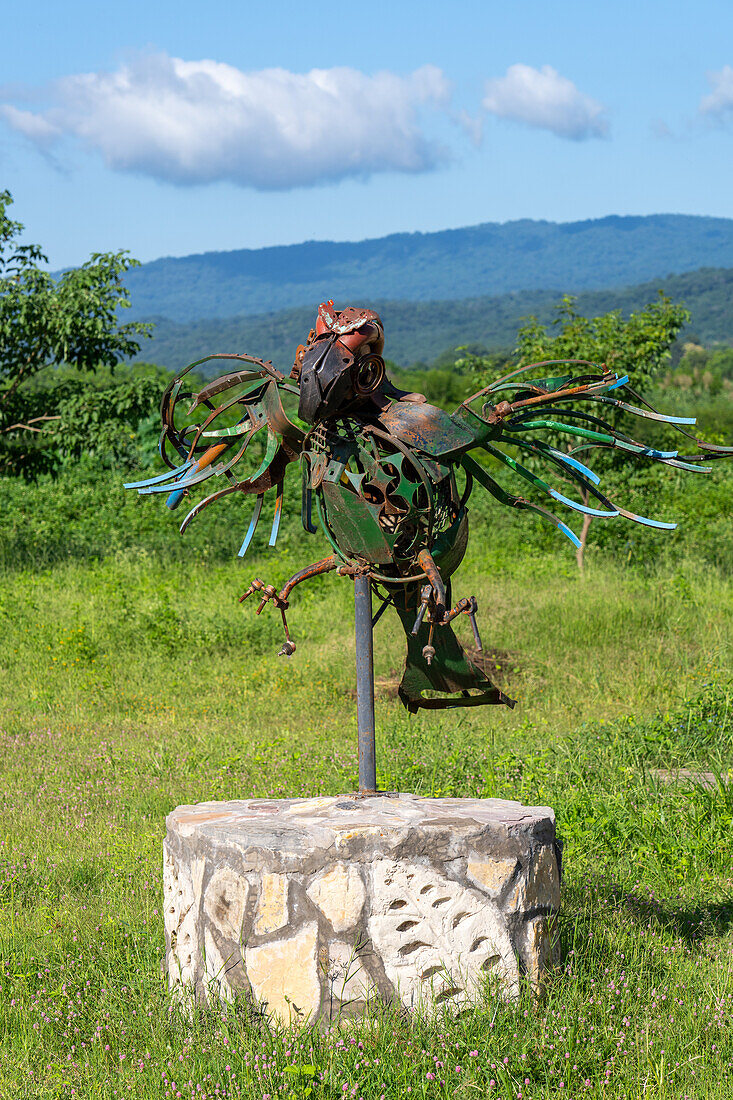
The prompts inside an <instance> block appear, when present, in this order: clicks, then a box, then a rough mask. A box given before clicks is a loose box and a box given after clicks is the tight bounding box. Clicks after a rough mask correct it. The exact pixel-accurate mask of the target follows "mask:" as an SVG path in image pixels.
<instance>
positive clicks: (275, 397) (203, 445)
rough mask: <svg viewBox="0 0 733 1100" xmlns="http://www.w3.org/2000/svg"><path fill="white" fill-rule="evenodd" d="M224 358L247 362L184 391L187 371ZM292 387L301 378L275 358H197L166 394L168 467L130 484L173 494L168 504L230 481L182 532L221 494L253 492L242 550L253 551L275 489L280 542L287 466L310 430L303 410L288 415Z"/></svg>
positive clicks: (163, 448)
mask: <svg viewBox="0 0 733 1100" xmlns="http://www.w3.org/2000/svg"><path fill="white" fill-rule="evenodd" d="M219 360H227V361H230V362H231V361H234V362H236V363H237V364H241V366H239V367H238V369H236V370H232V371H230V372H229V373H227V374H223V375H221V376H220V377H218V378H215V379H214V380H213V381H212V382H208V383H207V384H206V385H205V386H204V387H203V388H202V389H201V390H199V391H198V392H197V393H196V392H193V391H190V390H184V376H185V375H186V374H188V372H189V371H191V370H193V368H194V367H199V366H201V365H202V364H204V363H209V362H212V361H219ZM286 394H292V395H294V396H296V397H297V396H298V394H299V390H298V387H297V385H295V384H294V383H292V382H290V381H289V380H286V378H285V376H284V375H283V374H282V373H281V372H280V371H278V370H277V369H276V368H275V367H273V365H272V363H270V362H265V361H264V360H262V359H256V358H255V357H254V356H251V355H208V356H206V357H205V358H204V359H199V360H197V361H196V362H195V363H191V364H190V365H189V366H188V367H186V369H185V370H184V371H182V372H181V374H180V375H179V376H178V377H177V378H174V379H173V381H172V382H171V383H170V385H169V386H168V387H167V389H166V391H165V393H164V394H163V398H162V400H161V405H160V415H161V420H162V431H161V434H160V444H159V447H160V454H161V458H162V459H163V461H164V462H165V464H166V466H168V472H167V473H164V474H159V475H158V476H157V477H151V478H147V479H146V480H144V481H133V482H129V483H128V484H127V485H125V488H126V489H137V491H138V493H140V494H141V495H148V494H153V493H166V494H167V499H166V504H167V506H168V507H169V508H177V507H178V506H179V505H180V503H181V502H182V501H183V499H184V498H185V497H186V496H187V495H188V492H189V490H191V489H194V488H196V487H198V486H199V485H202V484H203V483H204V482H211V480H212V479H216V478H220V479H222V480H224V481H225V482H226V484H225V485H223V486H222V487H221V488H218V489H215V490H214V492H212V493H210V494H209V495H208V496H207V497H205V498H204V499H203V500H200V501H198V503H197V504H195V505H194V506H193V508H191V510H190V511H189V513H188V514H187V516H186V517H185V519H184V520H183V523H182V524H181V528H180V529H181V532H183V531H185V530H186V528H187V527H188V525H189V523H191V521H192V520H193V519H195V517H196V516H197V515H199V514H200V513H201V512H202V511H203V510H204V508H208V506H209V505H210V504H213V502H214V501H215V500H220V499H221V498H222V497H225V496H228V495H230V494H232V493H251V494H253V495H254V496H255V497H256V500H255V506H254V512H253V514H252V519H251V522H250V524H249V527H248V529H247V533H246V534H245V536H244V541H243V542H242V546H241V548H240V550H239V556H240V557H244V555H245V554H246V552H247V549H248V547H249V544H250V543H251V541H252V537H253V536H254V533H255V531H256V529H257V525H258V523H259V520H260V516H261V514H262V506H263V503H264V499H265V495H266V493H267V492H268V490H270V489H274V490H275V509H274V516H273V522H272V532H271V534H270V546H274V545H275V542H276V540H277V535H278V531H279V529H280V519H281V516H282V502H283V486H284V480H285V474H286V471H287V467H288V465H289V464H290V463H291V462H295V461H297V460H298V459H299V457H300V452H301V449H302V444H303V439H304V438H305V432H306V430H307V425H302V426H301V425H300V424H299V423H296V420H297V417H294V416H293V415H292V414H291V415H290V416H288V415H287V414H286V412H285V409H284V407H283V398H284V396H285V395H286ZM187 402H188V407H187V408H184V406H185V404H186V403H187ZM260 432H264V433H265V434H266V440H265V447H264V454H261V455H260V456H259V461H258V460H255V461H254V462H253V461H252V460H251V457H250V456H251V455H252V453H253V452H252V451H251V450H250V444H251V443H252V440H253V439H254V438H255V437H256V436H257V435H258V434H259V433H260ZM260 450H261V449H258V452H259V451H260ZM174 456H175V457H174Z"/></svg>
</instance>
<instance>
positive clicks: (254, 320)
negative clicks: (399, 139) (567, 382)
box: [145, 268, 733, 370]
mask: <svg viewBox="0 0 733 1100" xmlns="http://www.w3.org/2000/svg"><path fill="white" fill-rule="evenodd" d="M659 290H664V292H665V293H666V294H668V295H669V296H670V297H671V298H672V299H673V300H674V301H676V302H679V301H681V302H683V303H684V304H685V305H686V306H687V308H688V309H689V311H690V313H691V315H692V320H691V322H690V325H689V326H688V329H687V332H686V333H685V339H687V340H689V339H693V338H694V339H697V340H700V341H702V342H703V343H706V344H712V343H729V342H733V268H700V269H699V270H697V271H690V272H687V273H685V274H683V275H670V276H668V277H667V278H664V279H655V280H654V281H653V282H648V283H642V284H640V285H637V286H630V287H623V288H620V289H610V290H609V289H607V290H592V291H584V292H582V293H580V294H578V296H577V300H578V309H579V311H580V312H581V313H583V314H585V315H587V316H596V315H598V314H601V313H607V312H608V311H609V310H612V309H620V310H622V311H623V312H624V313H629V312H631V311H632V310H636V309H640V308H641V307H642V306H644V305H645V304H646V303H647V302H650V301H651V300H652V299H653V298H654V297H655V296H656V295H657V293H658V291H659ZM561 293H562V292H561V291H560V290H534V291H520V292H517V293H513V294H502V295H500V296H498V297H480V298H463V299H457V300H456V299H449V300H443V301H433V302H408V301H399V300H397V301H395V300H391V301H388V300H376V301H368V302H364V303H363V304H364V305H369V307H370V308H372V309H376V310H378V311H379V313H380V314H381V316H382V319H383V321H384V323H385V328H386V334H387V344H386V348H385V354H386V356H387V357H388V358H389V359H391V360H392V361H393V362H395V363H397V364H399V365H400V366H430V365H433V364H436V362H438V363H440V362H441V361H442V362H445V361H446V360H447V359H450V353H452V352H453V351H454V350H455V348H457V347H461V346H469V347H470V348H471V349H472V350H476V351H495V350H499V349H511V348H512V347H513V345H514V340H515V338H516V334H517V329H518V327H519V324H520V322H521V319H522V318H523V317H526V316H528V315H530V314H533V315H535V316H537V317H538V318H539V319H540V320H541V321H543V322H545V323H547V322H549V321H551V320H552V318H553V316H554V310H555V307H556V306H557V304H558V303H559V301H560V298H561ZM337 304H339V303H337ZM341 304H344V303H341ZM359 304H362V303H361V302H360V303H359ZM317 305H318V302H317V300H316V299H314V302H313V304H312V305H311V306H307V307H301V308H297V309H285V310H279V311H277V312H275V313H263V314H259V315H256V316H240V317H230V318H223V319H218V320H201V321H191V322H188V323H186V324H184V323H180V322H176V321H170V320H167V319H165V318H157V319H156V329H155V334H154V337H153V340H152V341H151V342H150V343H148V344H147V345H146V347H145V357H146V359H148V360H153V361H155V362H156V363H159V364H160V365H161V366H165V367H168V368H169V369H171V370H177V369H179V368H180V367H181V366H183V365H185V364H186V363H190V362H193V360H195V359H200V358H201V357H202V356H204V355H207V354H211V353H213V352H219V351H227V352H231V351H238V352H242V351H246V352H250V353H252V354H254V355H258V356H261V357H263V358H266V359H272V361H273V362H274V363H275V364H276V365H277V366H279V367H280V368H281V369H283V370H284V369H286V368H289V367H290V365H291V364H292V361H293V356H294V353H295V349H296V348H297V346H298V344H300V343H302V342H303V341H304V340H305V338H306V336H307V335H308V332H309V330H310V328H311V327H312V325H313V323H314V319H315V312H316V308H317ZM446 353H449V354H446Z"/></svg>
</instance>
